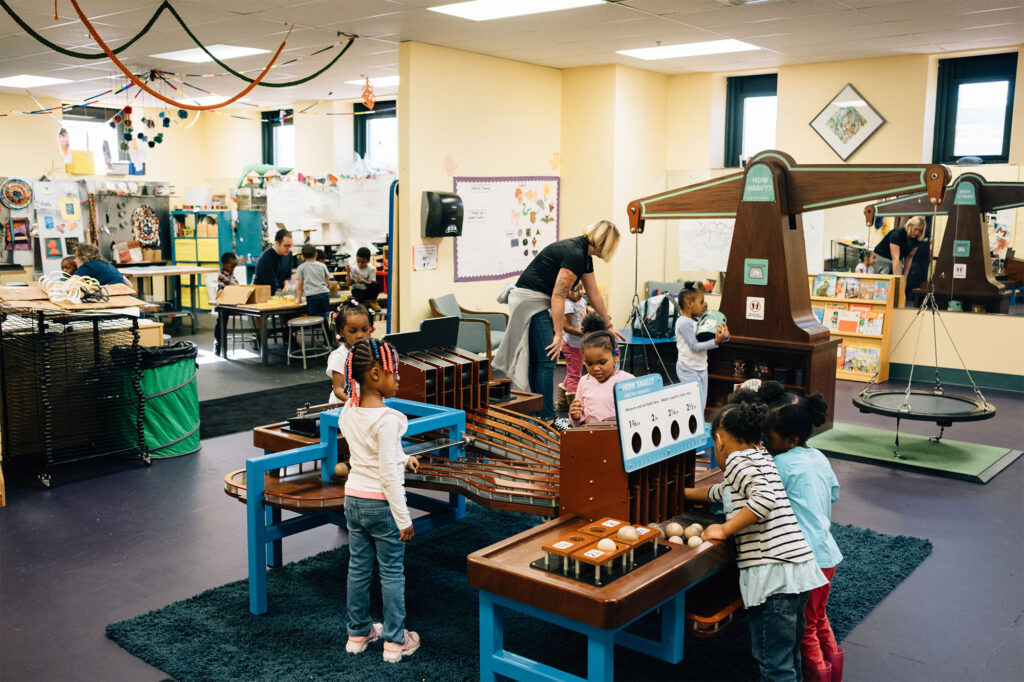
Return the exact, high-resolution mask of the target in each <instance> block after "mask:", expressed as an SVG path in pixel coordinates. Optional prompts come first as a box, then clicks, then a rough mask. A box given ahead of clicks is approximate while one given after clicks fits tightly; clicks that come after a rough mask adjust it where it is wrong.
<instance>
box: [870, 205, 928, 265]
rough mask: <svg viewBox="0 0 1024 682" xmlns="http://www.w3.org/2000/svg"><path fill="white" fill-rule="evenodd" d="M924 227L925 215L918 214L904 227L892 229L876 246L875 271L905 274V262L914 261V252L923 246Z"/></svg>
mask: <svg viewBox="0 0 1024 682" xmlns="http://www.w3.org/2000/svg"><path fill="white" fill-rule="evenodd" d="M924 228H925V220H924V217H923V216H919V215H917V216H914V217H913V218H911V219H910V220H908V221H907V224H906V225H904V226H903V227H898V228H896V229H895V230H890V231H889V232H888V233H887V234H886V235H885V236H884V237H883V238H882V240H881V241H880V242H878V245H877V246H875V256H876V263H875V272H877V273H879V274H885V275H888V274H893V275H903V273H904V271H905V270H906V268H904V267H903V266H904V264H906V263H909V262H911V261H912V259H913V257H914V252H915V251H916V250H917V249H918V247H920V246H921V235H922V234H923V233H924Z"/></svg>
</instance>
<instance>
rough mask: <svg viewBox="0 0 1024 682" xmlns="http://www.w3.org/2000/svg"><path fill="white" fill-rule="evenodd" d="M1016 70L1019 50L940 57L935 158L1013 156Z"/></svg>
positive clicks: (937, 160)
mask: <svg viewBox="0 0 1024 682" xmlns="http://www.w3.org/2000/svg"><path fill="white" fill-rule="evenodd" d="M1016 72H1017V53H1016V52H1011V53H1008V54H992V55H983V56H980V57H962V58H960V59H942V60H940V61H939V79H938V88H937V90H936V99H935V138H934V147H933V151H932V159H933V161H934V162H935V163H953V162H955V161H956V160H957V159H961V158H963V157H965V156H977V157H979V158H980V159H981V160H982V161H983V162H985V163H1006V162H1007V161H1009V158H1010V120H1011V116H1012V114H1013V88H1014V81H1015V75H1016Z"/></svg>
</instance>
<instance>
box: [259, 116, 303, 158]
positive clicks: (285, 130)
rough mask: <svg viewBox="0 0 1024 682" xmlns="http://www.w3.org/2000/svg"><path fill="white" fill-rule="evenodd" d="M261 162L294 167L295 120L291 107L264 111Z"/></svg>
mask: <svg viewBox="0 0 1024 682" xmlns="http://www.w3.org/2000/svg"><path fill="white" fill-rule="evenodd" d="M260 116H261V118H262V119H263V163H267V164H270V165H272V166H284V167H286V168H294V167H295V125H294V123H295V120H294V119H293V118H292V110H291V109H275V110H273V111H264V112H263V113H262V114H261V115H260Z"/></svg>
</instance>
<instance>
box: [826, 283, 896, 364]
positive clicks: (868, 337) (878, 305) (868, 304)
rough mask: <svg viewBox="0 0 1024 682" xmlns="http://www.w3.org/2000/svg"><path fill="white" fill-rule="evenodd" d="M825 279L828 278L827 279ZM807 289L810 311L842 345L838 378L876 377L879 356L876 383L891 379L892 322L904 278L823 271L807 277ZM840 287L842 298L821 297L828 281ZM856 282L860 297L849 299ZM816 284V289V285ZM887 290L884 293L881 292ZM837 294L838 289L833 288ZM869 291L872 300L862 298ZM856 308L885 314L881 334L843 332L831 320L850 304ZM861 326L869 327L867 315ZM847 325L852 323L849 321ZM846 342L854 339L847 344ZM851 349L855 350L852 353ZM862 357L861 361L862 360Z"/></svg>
mask: <svg viewBox="0 0 1024 682" xmlns="http://www.w3.org/2000/svg"><path fill="white" fill-rule="evenodd" d="M824 278H828V279H827V280H826V279H824ZM807 279H808V286H809V287H810V292H811V310H812V312H814V315H815V317H818V319H819V320H820V321H821V323H822V324H824V325H825V326H826V327H828V328H829V330H830V332H831V334H832V337H833V338H835V337H839V338H840V339H841V343H840V345H839V347H838V348H837V350H836V378H837V379H847V380H849V381H863V382H867V381H870V380H871V377H872V376H873V375H874V373H875V371H874V367H873V366H872V365H873V364H874V362H875V361H876V360H875V358H874V357H873V356H874V355H877V367H878V378H877V381H886V380H888V378H889V348H890V345H891V343H892V324H893V322H892V320H893V309H894V307H895V303H896V300H897V297H898V292H899V290H900V289H901V288H902V285H901V278H900V277H894V276H892V275H867V274H857V273H852V272H823V273H821V274H820V275H808V276H807ZM830 280H834V283H835V284H837V285H840V287H841V291H842V293H843V294H844V295H843V296H842V297H840V296H838V295H835V296H822V295H820V294H821V293H822V291H821V290H822V284H823V283H824V284H825V286H827V285H828V281H830ZM852 281H856V286H857V296H848V295H847V291H849V287H848V284H849V283H850V282H852ZM816 285H817V286H816ZM883 290H884V294H883V293H882V292H883ZM831 291H832V292H835V293H839V292H836V289H835V287H834V286H833V288H832V289H831ZM865 291H867V292H870V294H871V298H862V297H861V296H862V295H863V292H865ZM851 304H853V305H856V306H858V308H854V309H853V310H854V311H858V310H859V311H860V312H862V313H867V314H868V315H871V314H880V315H882V321H881V333H877V332H874V331H872V332H863V331H849V330H846V331H840V330H838V329H837V328H836V327H835V325H834V324H833V322H832V319H831V317H832V316H833V315H834V314H835V313H836V312H837V311H839V310H842V309H843V308H845V309H847V310H849V309H850V308H849V307H850V305H851ZM860 317H861V321H860V322H859V323H858V324H859V326H863V325H864V324H866V323H867V322H868V321H869V320H868V316H867V315H863V314H862V315H861V316H860ZM845 322H846V323H847V324H849V323H851V322H852V320H846V321H845ZM847 339H854V340H851V341H847ZM851 349H854V351H853V352H852V353H851V352H850V351H851ZM861 358H862V359H861ZM858 364H861V365H863V366H865V367H866V369H859V368H857V367H856V366H857V365H858Z"/></svg>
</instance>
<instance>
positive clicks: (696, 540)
mask: <svg viewBox="0 0 1024 682" xmlns="http://www.w3.org/2000/svg"><path fill="white" fill-rule="evenodd" d="M703 542H704V541H703V540H701V539H700V536H699V535H691V536H690V539H689V540H687V541H686V544H688V545H689V546H690V547H700V546H701V544H702V543H703Z"/></svg>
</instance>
